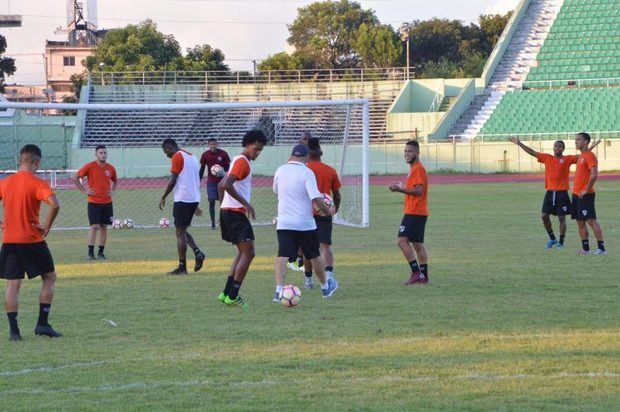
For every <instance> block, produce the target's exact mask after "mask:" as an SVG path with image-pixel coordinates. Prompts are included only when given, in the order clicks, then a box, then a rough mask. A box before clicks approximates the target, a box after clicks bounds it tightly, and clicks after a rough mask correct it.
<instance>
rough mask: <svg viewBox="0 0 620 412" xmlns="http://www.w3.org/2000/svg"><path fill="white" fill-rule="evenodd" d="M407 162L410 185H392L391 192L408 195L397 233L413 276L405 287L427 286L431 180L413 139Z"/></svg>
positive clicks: (416, 143)
mask: <svg viewBox="0 0 620 412" xmlns="http://www.w3.org/2000/svg"><path fill="white" fill-rule="evenodd" d="M405 161H406V162H407V163H408V164H409V165H410V169H409V176H408V177H407V184H406V185H405V187H402V185H401V184H400V183H398V184H394V185H391V186H390V187H389V189H390V191H392V192H398V193H403V194H404V195H405V216H404V217H403V220H402V222H401V223H400V229H399V231H398V242H397V243H398V247H399V248H400V250H401V251H402V252H403V255H404V256H405V259H407V262H409V267H410V268H411V275H410V277H409V280H407V282H405V285H417V284H422V285H424V284H427V283H428V255H427V253H426V248H425V247H424V232H425V228H426V220H427V219H428V203H427V196H428V178H427V176H426V169H425V168H424V165H423V164H422V162H420V145H419V144H418V142H417V141H415V140H410V141H408V142H407V144H406V145H405Z"/></svg>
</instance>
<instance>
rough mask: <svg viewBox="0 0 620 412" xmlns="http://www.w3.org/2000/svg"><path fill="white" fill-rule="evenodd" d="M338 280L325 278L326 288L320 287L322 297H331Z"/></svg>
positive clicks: (336, 287)
mask: <svg viewBox="0 0 620 412" xmlns="http://www.w3.org/2000/svg"><path fill="white" fill-rule="evenodd" d="M338 286H339V285H338V281H337V280H336V279H327V289H321V293H322V294H323V297H324V298H331V297H332V295H333V294H334V292H335V291H336V290H337V289H338Z"/></svg>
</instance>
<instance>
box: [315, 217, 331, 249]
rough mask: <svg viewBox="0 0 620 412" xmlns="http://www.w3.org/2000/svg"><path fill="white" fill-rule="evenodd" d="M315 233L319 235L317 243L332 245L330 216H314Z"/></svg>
mask: <svg viewBox="0 0 620 412" xmlns="http://www.w3.org/2000/svg"><path fill="white" fill-rule="evenodd" d="M314 221H315V222H316V231H317V233H318V235H319V243H326V244H328V245H331V244H332V226H333V223H332V217H331V216H315V217H314Z"/></svg>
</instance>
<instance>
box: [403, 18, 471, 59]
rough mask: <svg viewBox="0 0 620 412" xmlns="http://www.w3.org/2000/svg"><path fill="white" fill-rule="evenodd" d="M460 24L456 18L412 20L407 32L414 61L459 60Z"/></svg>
mask: <svg viewBox="0 0 620 412" xmlns="http://www.w3.org/2000/svg"><path fill="white" fill-rule="evenodd" d="M461 30H462V24H461V22H460V21H458V20H452V21H449V20H446V19H437V18H435V19H431V20H426V21H414V22H413V24H412V25H411V31H410V32H409V39H410V48H411V50H410V53H411V57H412V61H413V62H414V63H421V64H425V63H427V62H429V61H432V62H439V61H441V60H447V61H451V62H457V61H460V60H461V55H460V53H459V45H460V43H461V39H462V36H461Z"/></svg>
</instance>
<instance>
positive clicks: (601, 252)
mask: <svg viewBox="0 0 620 412" xmlns="http://www.w3.org/2000/svg"><path fill="white" fill-rule="evenodd" d="M592 254H593V255H606V254H607V251H606V250H601V249H596V250H595V251H594V252H592Z"/></svg>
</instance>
